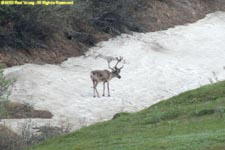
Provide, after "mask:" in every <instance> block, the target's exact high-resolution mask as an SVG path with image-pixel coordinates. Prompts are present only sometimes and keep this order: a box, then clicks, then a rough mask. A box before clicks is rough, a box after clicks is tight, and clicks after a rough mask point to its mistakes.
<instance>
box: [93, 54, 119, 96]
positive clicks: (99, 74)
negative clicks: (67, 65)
mask: <svg viewBox="0 0 225 150" xmlns="http://www.w3.org/2000/svg"><path fill="white" fill-rule="evenodd" d="M122 60H123V58H122V57H119V58H118V57H117V58H116V61H117V63H116V65H115V66H114V67H111V66H110V62H111V61H112V59H109V60H107V61H108V67H109V69H110V70H111V71H109V70H94V71H91V74H90V77H91V80H92V83H93V93H94V97H96V93H97V96H98V97H99V93H98V90H97V85H98V83H100V82H103V95H102V96H105V84H106V83H107V89H108V96H110V90H109V81H110V80H111V79H113V78H115V77H117V78H119V79H120V78H121V76H120V71H121V69H122V68H123V66H122V67H120V68H118V67H117V65H118V64H119V62H121V61H122Z"/></svg>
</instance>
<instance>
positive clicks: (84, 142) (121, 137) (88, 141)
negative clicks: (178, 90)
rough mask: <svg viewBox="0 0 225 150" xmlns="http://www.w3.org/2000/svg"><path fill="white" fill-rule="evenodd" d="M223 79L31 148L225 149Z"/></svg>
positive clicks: (88, 149) (118, 149) (72, 149)
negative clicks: (139, 110)
mask: <svg viewBox="0 0 225 150" xmlns="http://www.w3.org/2000/svg"><path fill="white" fill-rule="evenodd" d="M224 108H225V82H219V83H217V84H213V85H208V86H204V87H202V88H199V89H196V90H192V91H189V92H185V93H183V94H180V95H178V96H176V97H173V98H170V99H168V100H165V101H161V102H160V103H158V104H155V105H153V106H151V107H150V108H148V109H146V110H143V111H141V112H138V113H131V114H129V113H121V114H117V115H116V117H114V119H113V120H111V121H107V122H103V123H98V124H96V125H92V126H90V127H86V128H82V129H81V130H79V131H76V132H74V133H71V134H69V135H66V136H63V137H58V138H55V139H50V140H48V141H46V142H44V143H42V144H39V145H35V146H33V147H32V149H33V150H224V149H225V116H224V114H225V113H224Z"/></svg>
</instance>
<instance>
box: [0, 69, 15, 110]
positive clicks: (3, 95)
mask: <svg viewBox="0 0 225 150" xmlns="http://www.w3.org/2000/svg"><path fill="white" fill-rule="evenodd" d="M1 68H2V67H0V114H3V113H6V112H5V109H4V105H5V104H6V103H7V102H8V97H9V95H10V90H9V88H10V86H11V85H12V83H13V82H14V81H13V80H10V79H6V77H5V76H4V74H3V69H1Z"/></svg>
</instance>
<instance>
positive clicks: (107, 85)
mask: <svg viewBox="0 0 225 150" xmlns="http://www.w3.org/2000/svg"><path fill="white" fill-rule="evenodd" d="M107 88H108V96H109V97H110V92H109V81H108V82H107Z"/></svg>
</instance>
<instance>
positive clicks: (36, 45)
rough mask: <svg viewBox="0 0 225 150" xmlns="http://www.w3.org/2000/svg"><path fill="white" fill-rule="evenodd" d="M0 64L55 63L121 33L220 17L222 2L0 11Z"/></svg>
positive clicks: (140, 0)
mask: <svg viewBox="0 0 225 150" xmlns="http://www.w3.org/2000/svg"><path fill="white" fill-rule="evenodd" d="M0 11H2V12H3V13H1V15H0V63H3V64H6V65H7V66H13V65H20V64H24V63H38V64H41V63H59V62H62V61H64V60H65V59H67V58H68V57H72V56H79V55H82V54H83V53H84V52H85V51H87V49H88V48H89V47H91V46H94V45H95V43H97V42H99V41H102V40H107V39H109V38H111V37H113V36H116V35H119V34H121V33H129V32H130V31H134V32H149V31H158V30H163V29H167V28H169V27H173V26H175V25H181V24H185V23H190V22H194V21H196V20H198V19H200V18H203V17H204V16H205V15H206V14H207V13H210V12H214V11H225V1H224V0H213V1H211V0H198V1H196V0H185V1H180V0H151V1H149V0H114V1H111V0H101V1H100V0H89V1H85V2H84V1H81V0H80V1H78V2H77V3H76V4H75V5H74V6H57V7H47V8H46V7H45V8H44V7H35V8H33V7H32V8H30V7H19V6H11V7H4V8H1V10H0Z"/></svg>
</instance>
